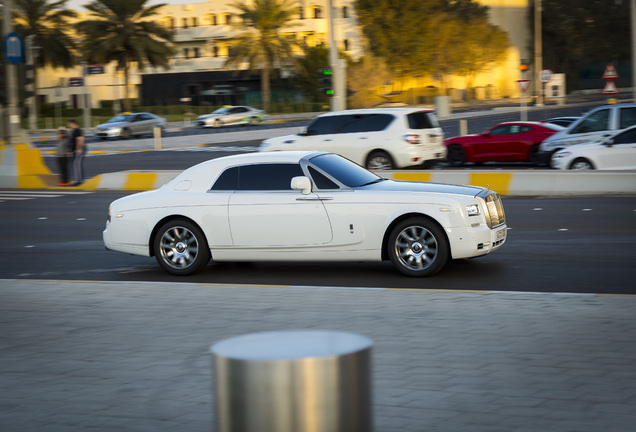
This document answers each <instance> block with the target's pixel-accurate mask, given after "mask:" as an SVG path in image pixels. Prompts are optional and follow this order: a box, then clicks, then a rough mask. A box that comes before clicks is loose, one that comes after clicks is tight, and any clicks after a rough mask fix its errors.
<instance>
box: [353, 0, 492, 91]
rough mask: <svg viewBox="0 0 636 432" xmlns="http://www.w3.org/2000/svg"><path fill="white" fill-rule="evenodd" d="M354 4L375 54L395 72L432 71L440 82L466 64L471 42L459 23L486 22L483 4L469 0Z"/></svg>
mask: <svg viewBox="0 0 636 432" xmlns="http://www.w3.org/2000/svg"><path fill="white" fill-rule="evenodd" d="M355 5H356V11H357V14H358V17H359V21H360V24H361V26H362V31H363V33H364V35H365V36H366V37H367V39H368V41H369V46H370V49H371V52H372V53H373V54H374V55H375V56H378V57H382V58H384V59H385V60H386V63H387V64H388V65H389V66H390V67H391V69H392V71H393V72H394V73H395V74H397V75H398V76H412V75H416V74H417V75H432V76H434V77H435V78H436V79H437V80H439V81H441V82H442V86H443V85H444V82H445V77H446V76H447V75H449V74H453V73H457V72H458V70H460V68H462V67H465V65H466V64H467V63H469V61H468V59H467V57H468V56H469V55H470V54H468V50H467V46H469V45H471V44H472V42H471V41H470V40H468V39H467V37H466V34H465V33H466V31H465V27H467V26H469V24H471V23H473V24H474V23H479V22H484V23H485V22H487V21H488V7H486V6H481V5H479V4H477V3H476V2H474V1H473V0H402V1H400V2H395V1H393V0H356V3H355ZM484 28H486V24H484ZM491 28H492V29H496V28H495V27H494V26H490V27H487V29H491ZM499 32H501V31H499ZM489 34H491V35H494V33H493V32H489ZM497 34H498V33H497ZM483 64H484V63H483V61H481V62H480V65H481V66H482V67H483ZM472 67H476V64H473V65H472Z"/></svg>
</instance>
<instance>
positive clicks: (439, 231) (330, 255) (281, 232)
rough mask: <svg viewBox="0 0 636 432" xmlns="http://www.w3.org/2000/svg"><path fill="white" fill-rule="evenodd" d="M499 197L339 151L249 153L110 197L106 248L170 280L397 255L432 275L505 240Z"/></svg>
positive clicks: (410, 270) (402, 264)
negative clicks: (395, 174) (225, 265)
mask: <svg viewBox="0 0 636 432" xmlns="http://www.w3.org/2000/svg"><path fill="white" fill-rule="evenodd" d="M506 229H507V228H506V218H505V215H504V210H503V205H502V202H501V198H500V197H499V195H498V194H497V193H496V192H493V191H490V190H488V189H484V188H481V187H473V186H457V185H446V184H435V183H422V182H405V181H394V180H387V179H384V178H382V177H379V176H377V175H376V174H374V173H372V172H370V171H367V170H366V169H364V168H362V167H361V166H359V165H357V164H355V163H353V162H351V161H349V160H348V159H345V158H343V157H341V156H339V155H336V154H333V153H324V152H310V151H304V152H272V153H250V154H241V155H235V156H227V157H222V158H218V159H212V160H209V161H207V162H203V163H200V164H198V165H195V166H193V167H191V168H189V169H187V170H185V171H183V172H182V173H181V174H179V175H178V176H177V177H176V178H174V179H173V180H172V181H170V182H169V183H167V184H166V185H164V186H162V187H161V188H160V189H157V190H153V191H148V192H141V193H137V194H134V195H130V196H127V197H123V198H120V199H118V200H116V201H114V202H113V203H111V205H110V207H109V212H108V221H107V223H106V229H105V230H104V233H103V237H104V243H105V245H106V248H107V249H110V250H114V251H120V252H126V253H130V254H134V255H143V256H154V257H155V258H156V259H157V262H158V263H159V265H160V266H161V267H162V268H163V269H164V270H165V271H167V272H168V273H171V274H174V275H190V274H193V273H196V272H198V271H200V270H202V269H203V268H205V267H206V266H207V265H208V262H209V261H210V259H212V260H214V261H217V262H222V261H352V262H360V261H382V260H391V262H392V263H393V265H394V266H395V268H396V269H397V270H398V271H400V272H401V273H403V274H405V275H408V276H430V275H433V274H435V273H437V272H438V271H440V270H441V269H442V268H443V267H444V265H445V264H446V263H447V262H448V260H449V259H458V258H471V257H477V256H480V255H485V254H488V253H490V252H492V251H494V250H496V249H498V248H500V247H501V246H502V245H503V243H504V242H505V241H506Z"/></svg>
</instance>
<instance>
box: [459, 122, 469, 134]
mask: <svg viewBox="0 0 636 432" xmlns="http://www.w3.org/2000/svg"><path fill="white" fill-rule="evenodd" d="M464 135H468V120H466V119H462V120H460V121H459V136H464Z"/></svg>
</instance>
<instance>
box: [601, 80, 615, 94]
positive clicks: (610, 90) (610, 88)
mask: <svg viewBox="0 0 636 432" xmlns="http://www.w3.org/2000/svg"><path fill="white" fill-rule="evenodd" d="M617 93H618V89H617V88H616V84H614V81H613V80H609V81H607V83H606V84H605V87H604V88H603V94H604V95H609V94H617Z"/></svg>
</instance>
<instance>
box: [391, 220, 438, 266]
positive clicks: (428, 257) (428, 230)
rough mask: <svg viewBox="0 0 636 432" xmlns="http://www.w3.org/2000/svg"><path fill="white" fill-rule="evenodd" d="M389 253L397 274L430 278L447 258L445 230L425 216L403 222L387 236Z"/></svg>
mask: <svg viewBox="0 0 636 432" xmlns="http://www.w3.org/2000/svg"><path fill="white" fill-rule="evenodd" d="M388 253H389V257H390V258H391V262H392V263H393V266H394V267H395V269H396V270H397V271H399V272H400V273H402V274H405V275H407V276H411V277H426V276H432V275H434V274H435V273H437V272H439V271H440V270H441V269H442V268H444V266H445V265H446V263H447V262H448V257H449V255H450V248H449V246H448V241H447V239H446V235H445V234H444V231H443V230H442V229H441V228H440V227H439V225H437V224H436V223H435V222H433V221H431V220H430V219H427V218H425V217H413V218H409V219H406V220H404V221H402V222H400V223H399V224H397V225H396V226H395V228H393V230H392V231H391V234H390V235H389V242H388Z"/></svg>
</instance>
